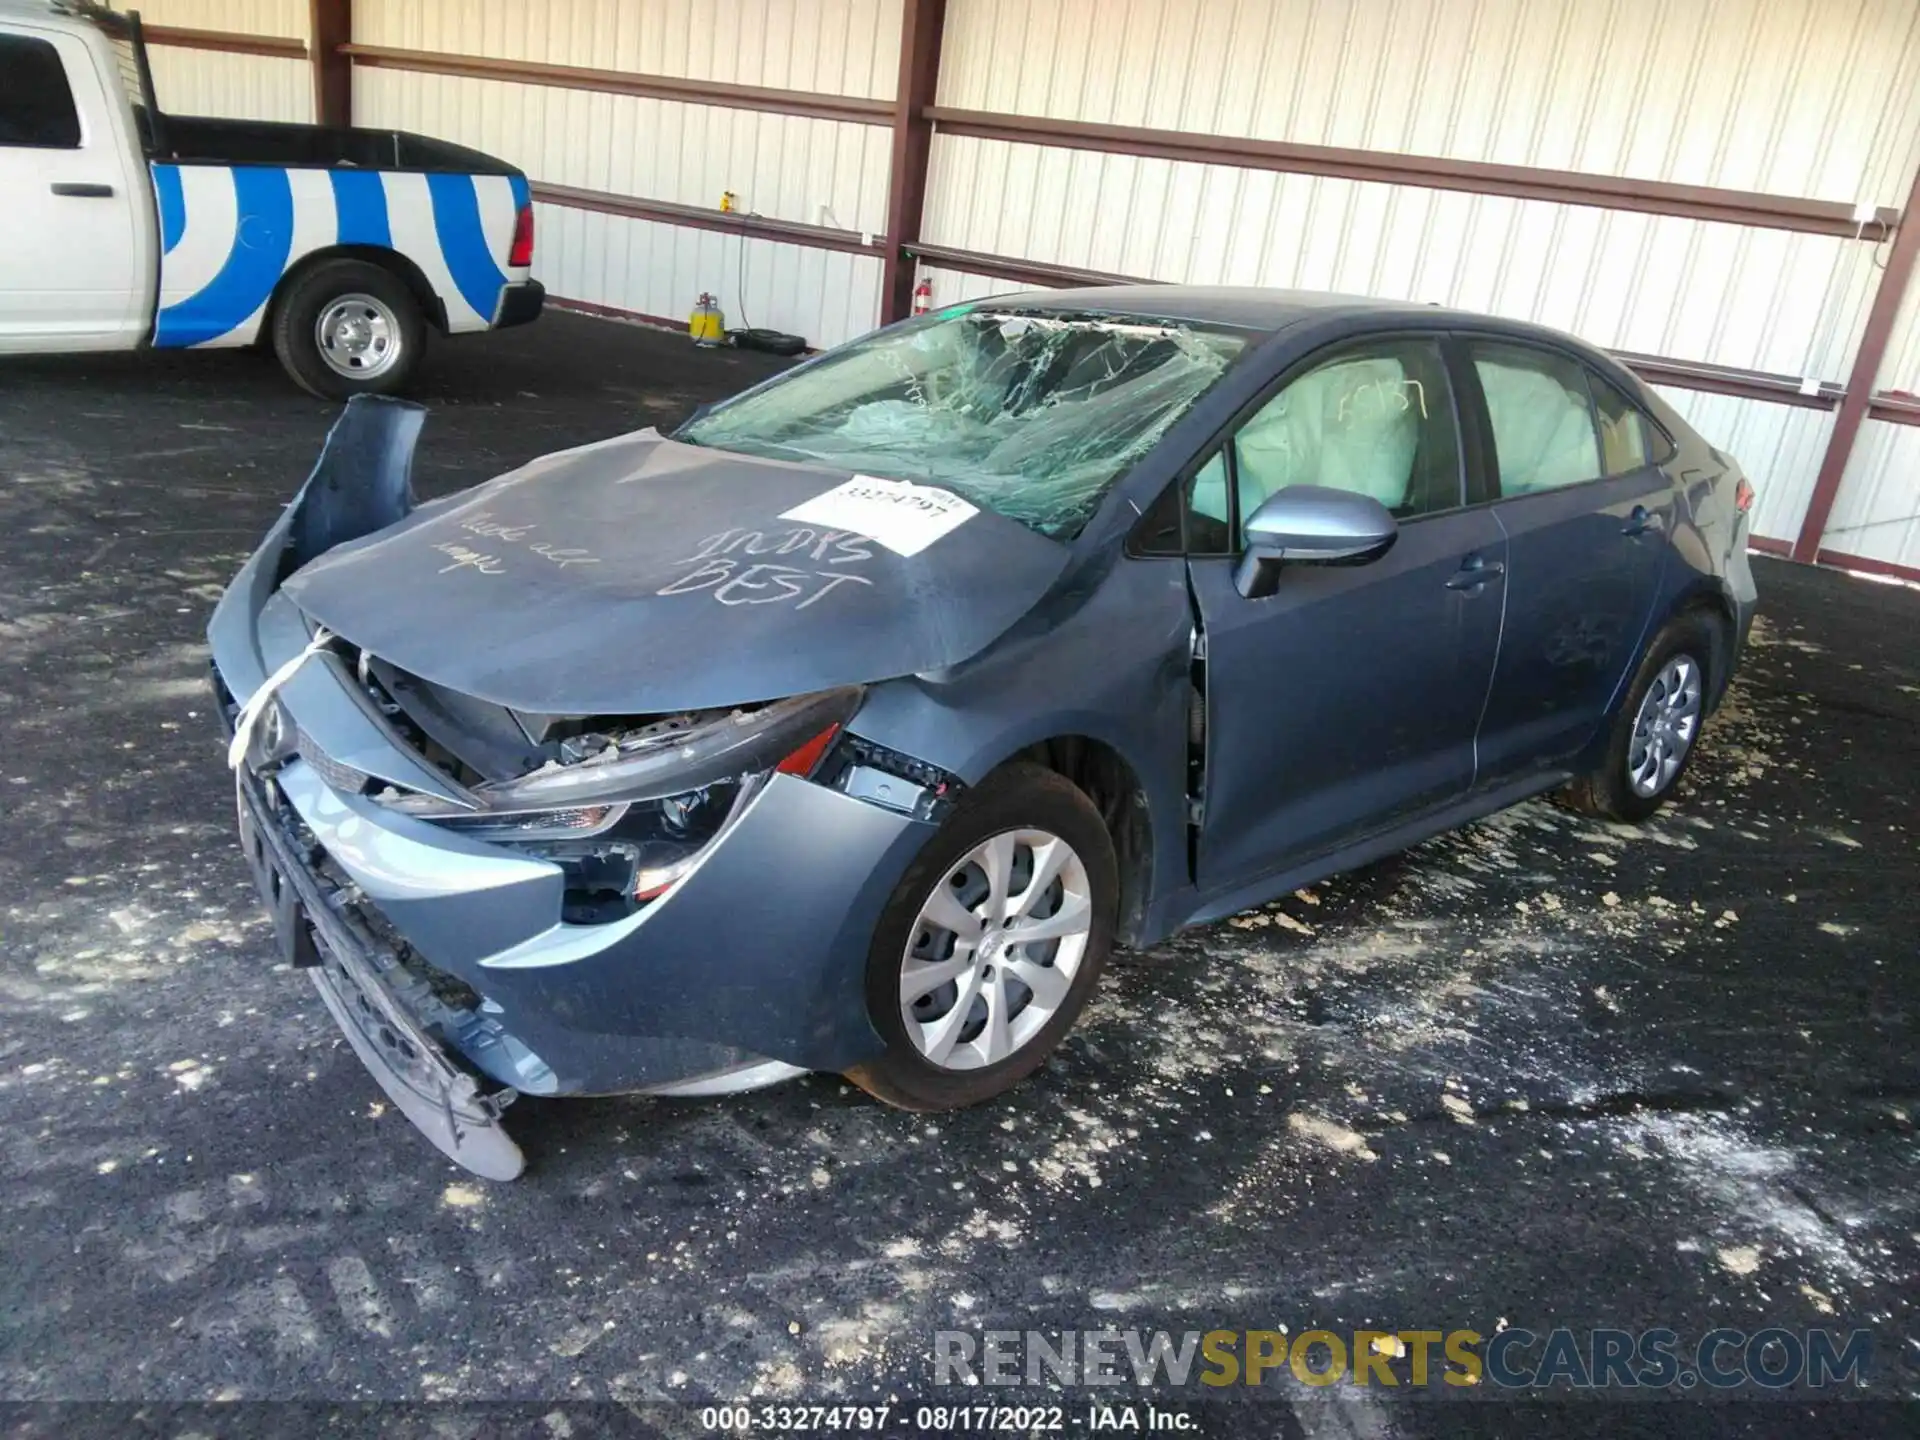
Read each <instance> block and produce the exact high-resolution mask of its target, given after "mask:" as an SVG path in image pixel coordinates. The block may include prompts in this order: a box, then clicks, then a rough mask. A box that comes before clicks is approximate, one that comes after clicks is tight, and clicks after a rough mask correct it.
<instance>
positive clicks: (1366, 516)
mask: <svg viewBox="0 0 1920 1440" xmlns="http://www.w3.org/2000/svg"><path fill="white" fill-rule="evenodd" d="M1399 535H1400V526H1399V524H1398V523H1397V522H1396V521H1395V520H1394V518H1393V513H1392V512H1391V511H1389V510H1388V509H1387V507H1386V506H1384V505H1382V504H1381V503H1380V502H1379V501H1378V500H1375V499H1374V498H1373V497H1372V496H1370V495H1356V494H1354V493H1353V492H1352V491H1351V490H1333V489H1329V488H1328V487H1327V486H1324V485H1289V486H1288V487H1287V488H1286V489H1284V490H1276V491H1275V492H1274V493H1273V494H1271V495H1269V496H1268V497H1267V498H1266V499H1265V500H1263V501H1262V502H1261V503H1260V508H1259V509H1258V510H1255V511H1254V512H1253V514H1252V516H1251V517H1249V518H1248V520H1247V549H1246V553H1245V554H1244V555H1242V556H1241V557H1240V565H1239V568H1238V569H1237V570H1235V571H1234V576H1233V582H1234V585H1235V587H1236V588H1237V589H1238V590H1239V591H1240V593H1241V594H1242V595H1245V596H1246V597H1247V598H1248V599H1249V600H1259V599H1262V598H1264V597H1266V596H1268V595H1271V594H1272V593H1273V591H1274V587H1275V586H1276V585H1278V584H1279V583H1280V567H1281V566H1282V565H1283V564H1287V563H1289V562H1291V563H1293V564H1297V565H1365V564H1367V563H1368V562H1369V561H1372V560H1378V559H1379V558H1380V557H1381V556H1382V555H1384V554H1386V553H1387V551H1388V550H1390V549H1392V548H1393V542H1394V541H1395V540H1396V539H1398V538H1399Z"/></svg>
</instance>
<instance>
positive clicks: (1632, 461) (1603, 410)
mask: <svg viewBox="0 0 1920 1440" xmlns="http://www.w3.org/2000/svg"><path fill="white" fill-rule="evenodd" d="M1587 386H1588V389H1589V390H1591V391H1592V393H1593V409H1594V413H1595V414H1596V415H1597V416H1598V417H1599V422H1600V463H1601V465H1602V466H1603V467H1604V471H1603V473H1605V474H1608V475H1626V474H1629V473H1631V472H1632V471H1635V470H1638V469H1640V468H1642V467H1643V466H1645V465H1647V464H1649V463H1651V462H1652V460H1653V447H1652V444H1651V439H1650V437H1649V435H1648V433H1647V420H1646V417H1645V416H1644V415H1642V414H1641V413H1640V411H1639V410H1638V409H1637V408H1635V406H1634V405H1633V403H1632V402H1631V401H1630V400H1628V399H1627V397H1626V396H1624V395H1622V394H1621V393H1620V392H1619V391H1618V390H1616V389H1614V388H1613V386H1611V385H1609V384H1608V383H1607V382H1606V381H1604V380H1602V379H1601V378H1600V377H1599V376H1598V375H1595V374H1593V373H1592V372H1591V371H1589V372H1588V373H1587Z"/></svg>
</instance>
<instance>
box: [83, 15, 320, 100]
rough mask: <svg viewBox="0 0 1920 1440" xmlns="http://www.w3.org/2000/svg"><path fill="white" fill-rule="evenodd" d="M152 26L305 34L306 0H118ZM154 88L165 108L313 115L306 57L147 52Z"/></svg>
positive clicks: (302, 36)
mask: <svg viewBox="0 0 1920 1440" xmlns="http://www.w3.org/2000/svg"><path fill="white" fill-rule="evenodd" d="M117 8H119V9H122V10H138V11H139V12H140V18H141V19H142V20H143V21H145V22H146V23H147V24H149V25H178V26H180V27H182V28H184V29H189V30H226V31H233V32H238V33H241V34H248V35H284V36H291V37H293V38H295V39H298V40H302V41H304V40H305V39H306V38H307V5H306V0H119V4H118V6H117ZM151 55H152V62H153V89H154V94H155V95H156V96H158V97H159V100H160V106H161V108H162V109H163V110H171V111H173V112H175V113H176V114H180V115H232V116H238V117H240V118H242V119H247V120H298V121H311V120H312V119H313V69H312V67H311V66H310V65H308V63H307V62H306V61H305V60H283V59H279V58H276V57H274V56H269V55H231V54H227V53H225V52H223V51H217V50H183V49H178V48H176V47H174V46H170V45H155V46H153V47H152V50H151Z"/></svg>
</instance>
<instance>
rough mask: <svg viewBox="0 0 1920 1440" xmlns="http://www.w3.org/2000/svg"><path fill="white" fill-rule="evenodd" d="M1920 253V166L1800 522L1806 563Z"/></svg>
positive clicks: (1798, 549) (1800, 551)
mask: <svg viewBox="0 0 1920 1440" xmlns="http://www.w3.org/2000/svg"><path fill="white" fill-rule="evenodd" d="M1916 257H1920V168H1916V169H1915V171H1914V176H1913V188H1912V189H1910V190H1909V191H1908V192H1907V204H1906V208H1905V209H1904V210H1903V211H1901V219H1900V228H1899V229H1898V230H1897V231H1895V232H1894V237H1893V248H1892V249H1891V250H1889V251H1888V252H1887V264H1886V268H1885V269H1884V270H1882V271H1881V272H1880V287H1879V289H1877V290H1875V291H1874V294H1873V304H1872V306H1871V308H1869V309H1868V311H1867V324H1866V328H1865V329H1864V330H1862V331H1861V334H1860V348H1859V350H1858V351H1856V352H1855V353H1854V357H1853V373H1852V374H1851V375H1849V376H1848V377H1847V393H1846V397H1845V398H1844V399H1843V400H1841V402H1840V414H1839V415H1838V416H1837V417H1836V418H1835V420H1834V422H1833V434H1832V436H1831V437H1830V438H1829V439H1828V440H1827V453H1826V455H1825V457H1824V458H1823V459H1822V460H1821V461H1820V474H1819V475H1818V476H1817V477H1816V478H1815V480H1814V482H1813V494H1812V495H1811V496H1810V497H1809V498H1808V500H1807V515H1806V519H1804V520H1803V521H1801V522H1800V538H1799V539H1798V540H1796V541H1795V542H1794V546H1793V558H1794V559H1796V560H1798V561H1800V562H1801V563H1802V564H1812V563H1813V562H1814V561H1816V560H1818V559H1819V557H1820V537H1821V536H1822V535H1824V534H1825V533H1826V529H1827V517H1828V516H1829V515H1831V514H1832V513H1833V501H1834V497H1835V496H1837V495H1838V494H1839V493H1840V481H1841V480H1842V479H1843V478H1844V477H1845V475H1846V473H1847V461H1848V460H1849V459H1851V458H1852V456H1853V442H1854V441H1855V440H1857V439H1858V438H1859V436H1860V425H1861V423H1862V422H1863V421H1864V420H1865V419H1866V418H1867V411H1868V409H1869V408H1870V407H1871V406H1872V404H1873V387H1874V385H1875V383H1876V382H1877V381H1878V380H1879V378H1880V365H1881V362H1882V361H1884V360H1885V359H1886V356H1887V342H1888V340H1889V339H1891V338H1892V336H1893V323H1894V321H1895V319H1897V318H1898V317H1899V314H1900V304H1901V301H1902V300H1904V299H1905V298H1906V293H1907V282H1908V281H1909V280H1910V279H1912V277H1913V266H1914V260H1915V258H1916Z"/></svg>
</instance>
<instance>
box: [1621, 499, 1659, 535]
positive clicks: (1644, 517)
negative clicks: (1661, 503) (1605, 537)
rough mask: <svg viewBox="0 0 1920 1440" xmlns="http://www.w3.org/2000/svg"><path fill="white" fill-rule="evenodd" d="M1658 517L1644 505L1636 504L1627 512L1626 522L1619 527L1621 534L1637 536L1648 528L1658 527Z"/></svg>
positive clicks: (1655, 528) (1644, 532) (1656, 528)
mask: <svg viewBox="0 0 1920 1440" xmlns="http://www.w3.org/2000/svg"><path fill="white" fill-rule="evenodd" d="M1660 525H1661V521H1660V517H1659V516H1658V515H1656V514H1654V513H1653V512H1652V511H1651V510H1649V509H1647V507H1646V506H1644V505H1636V506H1634V507H1633V509H1632V510H1631V511H1629V512H1628V514H1627V523H1626V524H1624V525H1622V526H1621V527H1620V533H1621V534H1622V535H1626V536H1630V537H1634V538H1638V537H1639V536H1641V535H1644V534H1646V533H1647V532H1648V531H1649V530H1658V529H1659V528H1660Z"/></svg>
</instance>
